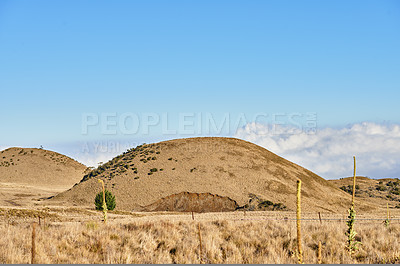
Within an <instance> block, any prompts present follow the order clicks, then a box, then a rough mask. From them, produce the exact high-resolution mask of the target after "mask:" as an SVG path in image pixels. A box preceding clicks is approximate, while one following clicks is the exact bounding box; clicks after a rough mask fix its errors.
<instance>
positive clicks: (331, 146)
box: [235, 122, 400, 179]
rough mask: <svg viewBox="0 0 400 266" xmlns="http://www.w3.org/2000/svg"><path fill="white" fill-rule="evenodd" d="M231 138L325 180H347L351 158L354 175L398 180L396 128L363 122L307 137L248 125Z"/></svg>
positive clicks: (398, 132) (399, 153)
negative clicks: (272, 154) (355, 164)
mask: <svg viewBox="0 0 400 266" xmlns="http://www.w3.org/2000/svg"><path fill="white" fill-rule="evenodd" d="M296 131H297V132H296ZM235 137H236V138H240V139H244V140H247V141H250V142H253V143H256V144H258V145H260V146H262V147H264V148H266V149H268V150H270V151H272V152H274V153H276V154H278V155H279V156H282V157H284V158H286V159H288V160H290V161H293V162H295V163H297V164H299V165H301V166H303V167H305V168H307V169H309V170H311V171H313V172H315V173H317V174H319V175H321V176H322V177H324V178H327V179H331V178H338V177H344V176H351V175H352V173H353V172H352V171H353V155H355V156H356V158H357V174H358V175H364V176H369V177H400V125H383V124H376V123H371V122H363V123H359V124H353V125H350V126H347V127H344V128H323V129H320V130H318V131H317V132H316V133H314V134H309V133H307V132H305V131H302V130H300V129H297V130H296V129H295V128H293V127H285V126H280V127H276V128H274V127H272V126H268V125H263V124H257V123H249V124H247V125H246V126H245V127H243V128H240V129H239V130H238V131H237V132H236V134H235Z"/></svg>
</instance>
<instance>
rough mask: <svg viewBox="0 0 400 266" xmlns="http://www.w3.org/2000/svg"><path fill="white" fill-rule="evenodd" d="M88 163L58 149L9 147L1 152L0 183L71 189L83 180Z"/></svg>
mask: <svg viewBox="0 0 400 266" xmlns="http://www.w3.org/2000/svg"><path fill="white" fill-rule="evenodd" d="M86 169H87V167H86V166H84V165H83V164H81V163H79V162H77V161H75V160H73V159H71V158H69V157H67V156H65V155H62V154H59V153H56V152H53V151H48V150H43V149H31V148H9V149H6V150H3V151H1V152H0V183H12V184H24V185H30V186H43V187H47V188H50V187H53V188H59V189H67V188H69V187H71V186H73V185H74V184H75V183H76V182H79V181H80V180H81V179H82V176H83V175H84V172H85V170H86Z"/></svg>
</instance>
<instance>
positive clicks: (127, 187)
mask: <svg viewBox="0 0 400 266" xmlns="http://www.w3.org/2000/svg"><path fill="white" fill-rule="evenodd" d="M298 178H299V179H301V180H302V183H303V185H302V189H303V190H302V195H303V203H302V205H303V210H304V211H328V212H345V211H346V209H348V207H349V206H350V201H351V197H350V195H349V194H348V193H346V192H344V191H343V190H341V189H339V188H337V186H335V185H334V184H332V183H330V182H328V181H327V180H325V179H323V178H321V177H319V176H318V175H316V174H314V173H312V172H311V171H309V170H307V169H305V168H303V167H301V166H299V165H297V164H294V163H292V162H290V161H288V160H285V159H283V158H282V157H279V156H277V155H276V154H274V153H272V152H270V151H268V150H266V149H264V148H262V147H260V146H258V145H255V144H253V143H250V142H247V141H243V140H239V139H234V138H219V137H207V138H187V139H176V140H170V141H165V142H160V143H154V144H146V145H141V146H138V147H136V148H134V149H130V150H129V151H127V152H125V153H123V154H121V155H119V156H117V157H115V158H113V159H112V160H110V161H109V162H107V163H105V164H103V165H102V166H100V167H98V168H97V169H95V170H93V171H92V172H90V173H89V174H88V175H86V176H85V177H84V178H83V179H82V181H81V182H80V183H79V184H77V185H76V186H74V187H72V188H71V189H69V190H68V191H65V192H63V193H60V194H59V195H57V196H56V197H54V198H53V199H51V201H53V202H59V203H62V202H63V203H66V202H67V203H68V204H75V205H87V206H92V207H93V206H94V205H93V202H94V197H95V194H96V193H97V192H99V191H100V184H99V183H98V179H102V180H104V181H105V184H106V187H107V189H108V190H110V191H111V192H112V193H113V194H114V195H115V196H116V200H117V209H121V210H146V209H149V208H150V209H151V210H167V209H168V210H180V211H190V210H191V209H193V208H195V206H192V204H193V203H191V202H194V201H193V199H195V198H204V200H206V201H208V202H211V203H210V204H197V205H198V206H197V207H196V208H201V211H218V210H220V209H219V208H234V207H233V206H240V207H246V208H248V209H257V208H267V209H268V208H269V209H286V210H294V209H295V202H296V196H295V195H296V180H297V179H298ZM196 193H197V194H196ZM214 199H215V200H217V201H218V202H215V204H212V202H213V200H214ZM157 202H158V203H157ZM182 206H183V207H182ZM199 206H200V207H199ZM207 206H209V207H207ZM210 206H217V207H210ZM235 208H236V207H235ZM360 208H364V209H368V208H373V207H372V206H367V205H365V204H364V205H363V204H360Z"/></svg>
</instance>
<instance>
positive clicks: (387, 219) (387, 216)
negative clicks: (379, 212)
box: [383, 202, 390, 227]
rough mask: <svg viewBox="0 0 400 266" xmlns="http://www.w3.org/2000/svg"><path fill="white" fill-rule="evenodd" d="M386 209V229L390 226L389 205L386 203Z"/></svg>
mask: <svg viewBox="0 0 400 266" xmlns="http://www.w3.org/2000/svg"><path fill="white" fill-rule="evenodd" d="M386 209H387V214H386V220H385V221H384V222H383V223H384V224H385V226H386V227H389V225H390V213H389V203H388V202H387V203H386Z"/></svg>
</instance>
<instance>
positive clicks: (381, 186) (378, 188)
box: [376, 185, 386, 191]
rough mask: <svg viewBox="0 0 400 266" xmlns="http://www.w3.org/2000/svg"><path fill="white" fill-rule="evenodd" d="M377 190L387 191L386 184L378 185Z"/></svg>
mask: <svg viewBox="0 0 400 266" xmlns="http://www.w3.org/2000/svg"><path fill="white" fill-rule="evenodd" d="M376 190H378V191H386V187H385V186H384V185H379V186H376Z"/></svg>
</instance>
